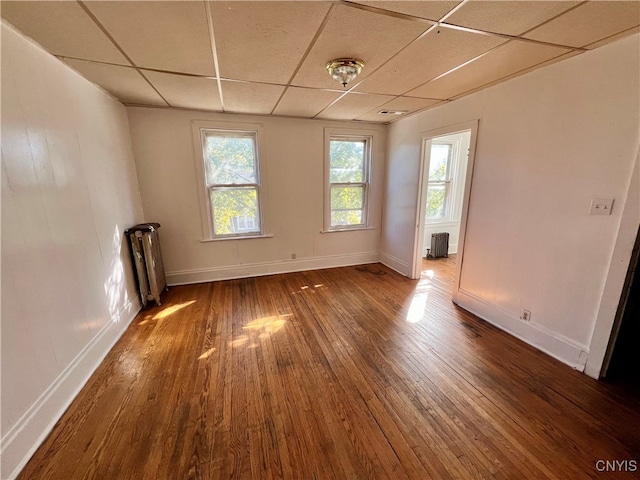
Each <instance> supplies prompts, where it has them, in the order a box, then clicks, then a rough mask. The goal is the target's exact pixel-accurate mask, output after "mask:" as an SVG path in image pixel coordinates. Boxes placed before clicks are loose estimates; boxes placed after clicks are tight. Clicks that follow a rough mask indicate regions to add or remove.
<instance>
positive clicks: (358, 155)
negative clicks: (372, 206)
mask: <svg viewBox="0 0 640 480" xmlns="http://www.w3.org/2000/svg"><path fill="white" fill-rule="evenodd" d="M368 142H369V140H368V139H367V138H343V137H338V136H335V137H331V139H330V141H329V202H330V210H331V212H330V227H331V228H345V227H353V226H363V225H365V224H366V202H367V187H368V181H367V180H368V179H367V176H368V167H369V166H368V157H369V152H368V150H369V149H368Z"/></svg>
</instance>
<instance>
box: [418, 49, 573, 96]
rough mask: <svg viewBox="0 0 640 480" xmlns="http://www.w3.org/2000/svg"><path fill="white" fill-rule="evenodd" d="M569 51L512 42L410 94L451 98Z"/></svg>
mask: <svg viewBox="0 0 640 480" xmlns="http://www.w3.org/2000/svg"><path fill="white" fill-rule="evenodd" d="M569 51H570V50H569V49H568V48H561V47H551V46H547V45H538V44H535V43H531V42H524V41H518V40H513V41H511V42H509V43H506V44H504V45H500V46H499V47H497V48H495V49H494V50H491V51H490V52H488V53H487V54H485V55H483V56H482V57H481V58H479V59H477V60H474V61H473V62H471V63H469V64H467V65H465V66H464V67H462V68H459V69H457V70H454V71H453V72H451V73H448V74H447V75H444V76H442V77H440V78H437V79H435V80H432V81H430V82H428V83H425V84H424V85H422V86H420V87H418V88H416V89H415V90H411V91H410V92H409V95H413V96H416V97H425V98H441V99H447V98H452V97H455V96H457V95H460V94H461V93H464V92H467V91H469V90H472V89H474V88H477V87H480V86H482V85H486V84H488V83H491V82H494V81H496V80H499V79H500V78H503V77H507V76H509V75H511V74H514V73H516V72H519V71H521V70H525V69H527V68H529V67H532V66H534V65H537V64H539V63H542V62H545V61H547V60H549V59H550V58H553V57H558V56H560V55H564V54H565V53H568V52H569Z"/></svg>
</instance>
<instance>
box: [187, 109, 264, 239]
mask: <svg viewBox="0 0 640 480" xmlns="http://www.w3.org/2000/svg"><path fill="white" fill-rule="evenodd" d="M192 130H193V139H194V149H195V155H194V156H195V158H196V174H197V180H198V188H197V189H196V190H197V193H198V203H199V205H200V220H201V226H202V241H203V242H210V241H219V240H241V239H247V238H270V237H273V235H270V234H268V233H267V230H266V226H265V213H264V212H265V203H264V197H265V188H264V183H263V182H264V175H263V173H264V172H263V168H262V165H261V163H262V159H263V158H264V157H263V155H262V151H263V148H262V145H261V144H262V137H263V127H262V125H261V124H253V123H250V124H248V123H233V122H211V121H195V120H194V121H192ZM210 132H220V133H223V134H224V133H228V134H241V135H247V136H252V137H253V139H254V155H255V169H256V183H255V184H253V183H251V184H211V185H209V184H208V182H207V174H206V170H205V168H206V167H205V161H206V148H205V139H206V137H207V134H208V133H210ZM254 186H255V188H256V197H257V203H258V219H259V222H260V231H252V232H244V233H232V234H216V233H215V229H214V217H213V206H212V205H211V190H212V188H216V187H218V188H229V187H231V188H233V187H254Z"/></svg>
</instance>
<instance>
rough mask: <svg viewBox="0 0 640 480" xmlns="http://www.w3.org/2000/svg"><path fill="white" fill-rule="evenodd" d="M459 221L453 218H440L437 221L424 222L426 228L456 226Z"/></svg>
mask: <svg viewBox="0 0 640 480" xmlns="http://www.w3.org/2000/svg"><path fill="white" fill-rule="evenodd" d="M457 224H458V222H455V221H453V220H440V221H436V222H424V226H425V228H427V227H455V226H456V225H457Z"/></svg>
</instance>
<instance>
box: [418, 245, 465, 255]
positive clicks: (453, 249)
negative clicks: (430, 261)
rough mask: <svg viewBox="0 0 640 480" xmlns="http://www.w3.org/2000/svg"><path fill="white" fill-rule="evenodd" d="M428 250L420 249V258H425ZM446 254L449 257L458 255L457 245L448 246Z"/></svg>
mask: <svg viewBox="0 0 640 480" xmlns="http://www.w3.org/2000/svg"><path fill="white" fill-rule="evenodd" d="M428 251H429V249H428V248H426V247H425V248H423V249H422V257H423V258H424V257H426V256H427V253H428ZM447 253H448V254H449V255H454V254H456V253H458V244H457V243H453V244H450V245H449V249H448V250H447Z"/></svg>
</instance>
